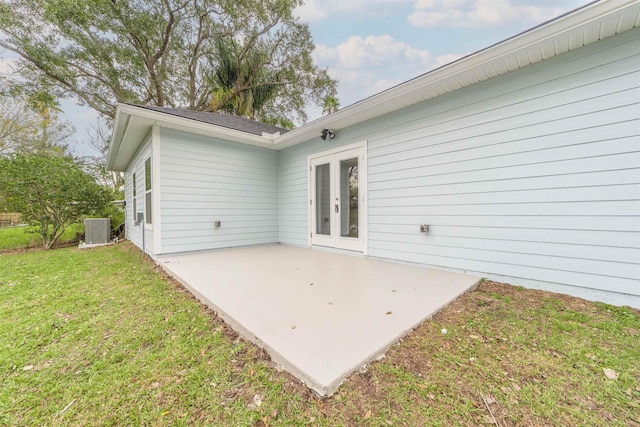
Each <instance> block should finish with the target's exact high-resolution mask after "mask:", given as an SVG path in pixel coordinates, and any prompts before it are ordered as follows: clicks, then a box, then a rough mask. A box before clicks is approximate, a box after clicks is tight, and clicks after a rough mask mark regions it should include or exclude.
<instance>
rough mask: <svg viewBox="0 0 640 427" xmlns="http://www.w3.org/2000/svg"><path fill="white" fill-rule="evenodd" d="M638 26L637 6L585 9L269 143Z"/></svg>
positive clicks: (621, 2)
mask: <svg viewBox="0 0 640 427" xmlns="http://www.w3.org/2000/svg"><path fill="white" fill-rule="evenodd" d="M638 26H640V0H603V1H599V2H594V3H591V4H589V5H586V6H584V7H582V8H580V9H578V10H576V11H574V12H570V13H568V14H566V15H563V16H561V17H558V18H556V19H554V20H552V21H549V22H547V23H544V24H542V25H540V26H538V27H535V28H533V29H531V30H528V31H526V32H524V33H521V34H518V35H516V36H514V37H512V38H509V39H507V40H505V41H502V42H500V43H498V44H496V45H493V46H490V47H488V48H486V49H483V50H481V51H478V52H476V53H473V54H471V55H468V56H466V57H464V58H461V59H459V60H458V61H455V62H452V63H450V64H448V65H445V66H443V67H440V68H437V69H435V70H433V71H430V72H428V73H426V74H423V75H421V76H418V77H416V78H414V79H412V80H409V81H407V82H405V83H401V84H400V85H398V86H394V87H392V88H390V89H387V90H386V91H384V92H381V93H378V94H376V95H373V96H371V97H369V98H366V99H364V100H362V101H359V102H356V103H355V104H352V105H350V106H348V107H346V108H344V109H342V110H339V111H337V112H335V113H333V114H330V115H327V116H324V117H321V118H319V119H317V120H314V121H312V122H310V123H308V124H306V125H303V126H301V127H299V128H297V129H294V130H292V131H290V132H287V133H286V134H284V135H282V136H280V137H279V138H277V139H276V140H275V145H274V146H273V148H275V149H283V148H287V147H290V146H292V145H295V144H298V143H300V142H304V141H307V140H309V139H311V138H314V137H317V136H319V135H320V131H321V130H322V129H325V128H328V129H330V130H332V131H335V130H340V129H344V128H346V127H349V126H353V125H355V124H357V123H360V122H363V121H366V120H370V119H373V118H375V117H379V116H382V115H384V114H387V113H390V112H393V111H396V110H399V109H402V108H406V107H409V106H411V105H414V104H417V103H419V102H423V101H426V100H429V99H432V98H435V97H437V96H440V95H444V94H445V93H449V92H453V91H455V90H458V89H461V88H463V87H466V86H470V85H472V84H475V83H478V82H481V81H484V80H488V79H490V78H492V77H496V76H499V75H502V74H506V73H509V72H511V71H514V70H517V69H520V68H524V67H527V66H529V65H532V64H535V63H537V62H540V61H543V60H545V59H549V58H552V57H554V56H557V55H560V54H563V53H565V52H568V51H571V50H575V49H578V48H580V47H583V46H586V45H588V44H591V43H595V42H597V41H599V40H603V39H605V38H607V37H610V36H613V35H616V34H619V33H623V32H625V31H628V30H631V29H633V28H636V27H638Z"/></svg>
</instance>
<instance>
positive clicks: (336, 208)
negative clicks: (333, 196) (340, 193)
mask: <svg viewBox="0 0 640 427" xmlns="http://www.w3.org/2000/svg"><path fill="white" fill-rule="evenodd" d="M335 210H336V213H338V212H340V208H338V204H337V203H336V204H335Z"/></svg>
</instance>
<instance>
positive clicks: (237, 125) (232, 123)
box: [130, 104, 288, 135]
mask: <svg viewBox="0 0 640 427" xmlns="http://www.w3.org/2000/svg"><path fill="white" fill-rule="evenodd" d="M130 105H132V106H134V107H139V108H146V109H147V110H152V111H158V112H160V113H165V114H171V115H173V116H178V117H182V118H185V119H190V120H195V121H198V122H203V123H209V124H212V125H216V126H222V127H225V128H229V129H233V130H238V131H240V132H246V133H251V134H254V135H262V133H263V132H265V133H268V134H274V133H276V132H280V134H284V133H286V132H288V130H287V129H283V128H280V127H278V126H272V125H268V124H266V123H262V122H258V121H256V120H251V119H247V118H245V117H240V116H234V115H231V114H218V113H209V112H206V111H193V110H177V109H175V108H167V107H156V106H154V105H138V104H130Z"/></svg>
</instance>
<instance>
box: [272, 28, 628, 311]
mask: <svg viewBox="0 0 640 427" xmlns="http://www.w3.org/2000/svg"><path fill="white" fill-rule="evenodd" d="M365 139H366V140H367V141H368V165H369V167H368V227H369V228H368V242H369V244H368V253H369V255H370V256H373V257H380V258H388V259H393V260H398V261H407V262H417V263H422V264H427V265H432V266H436V267H441V268H445V269H454V270H463V271H472V272H476V273H480V274H483V275H485V276H486V277H492V278H497V279H500V278H502V279H504V280H511V281H512V282H513V283H520V284H525V285H531V284H533V285H534V286H536V285H535V284H546V286H547V288H549V289H561V290H563V291H565V292H571V293H574V294H576V295H579V296H587V297H589V295H597V298H600V299H602V298H604V297H603V295H606V293H607V292H618V293H621V294H628V295H633V296H635V298H636V299H635V300H634V301H636V305H637V304H638V303H640V300H639V299H637V297H638V296H640V30H638V29H636V30H633V31H630V32H627V33H624V34H622V35H619V36H615V37H612V38H609V39H606V40H604V41H602V42H599V43H596V44H594V45H590V46H588V47H585V48H581V49H577V50H575V51H573V52H570V53H567V54H564V55H562V56H560V57H557V58H554V59H550V60H547V61H544V62H542V63H539V64H536V65H533V66H529V67H527V68H525V69H523V70H520V71H515V72H512V73H509V74H507V75H504V76H501V77H497V78H493V79H490V80H487V81H484V82H482V83H479V84H476V85H473V86H471V87H468V88H465V89H462V90H459V91H456V92H453V93H450V94H448V95H444V96H441V97H438V98H435V99H433V100H431V101H428V102H425V103H422V104H419V105H416V106H414V107H411V108H407V109H404V110H402V111H399V112H395V113H393V114H388V115H386V116H383V117H380V118H377V119H374V120H371V121H369V122H366V123H362V124H360V125H357V126H353V127H350V128H348V129H343V130H340V131H338V132H337V137H336V139H335V140H333V141H331V142H329V141H321V140H320V138H317V139H315V140H313V141H310V142H307V143H305V144H301V145H299V146H295V147H292V148H289V149H286V150H283V151H282V152H281V153H280V158H279V187H280V194H279V210H280V227H279V235H280V241H282V242H284V243H289V244H295V245H307V241H308V240H307V239H308V237H307V236H308V232H309V230H308V194H307V192H308V187H307V186H308V182H307V179H308V170H307V169H306V168H307V156H308V155H309V154H312V153H315V152H320V151H323V150H327V149H330V148H333V147H335V146H337V145H341V144H349V143H354V142H358V141H362V140H365ZM424 223H426V224H429V225H430V226H431V229H430V233H429V235H426V236H425V235H424V234H420V233H419V225H420V224H424ZM542 287H544V286H542ZM600 291H604V292H600ZM621 298H622V299H618V300H615V298H614V299H613V300H615V301H617V302H619V303H624V297H621ZM605 299H606V298H605Z"/></svg>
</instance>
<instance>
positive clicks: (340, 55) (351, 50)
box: [313, 34, 432, 69]
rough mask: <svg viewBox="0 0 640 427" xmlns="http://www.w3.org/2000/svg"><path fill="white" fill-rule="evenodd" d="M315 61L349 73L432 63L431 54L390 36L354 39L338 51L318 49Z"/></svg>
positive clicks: (340, 46)
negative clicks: (349, 70) (366, 68)
mask: <svg viewBox="0 0 640 427" xmlns="http://www.w3.org/2000/svg"><path fill="white" fill-rule="evenodd" d="M313 56H314V60H316V61H317V62H318V63H327V62H329V63H330V65H333V64H340V65H341V66H342V67H345V68H348V69H354V68H362V67H379V66H389V65H396V64H399V63H401V64H403V65H409V66H417V67H425V66H427V65H429V64H430V63H431V62H432V59H431V54H430V53H429V51H428V50H419V49H415V48H413V47H411V46H410V45H409V44H407V43H405V42H402V41H399V40H396V39H394V38H393V37H391V36H390V35H388V34H384V35H381V36H367V37H364V38H363V37H360V36H351V37H349V38H348V39H347V40H346V41H344V42H342V43H340V44H339V45H338V46H336V47H335V48H330V47H328V46H324V45H318V46H316V50H315V51H314V52H313Z"/></svg>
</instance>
